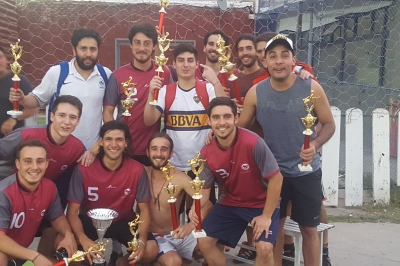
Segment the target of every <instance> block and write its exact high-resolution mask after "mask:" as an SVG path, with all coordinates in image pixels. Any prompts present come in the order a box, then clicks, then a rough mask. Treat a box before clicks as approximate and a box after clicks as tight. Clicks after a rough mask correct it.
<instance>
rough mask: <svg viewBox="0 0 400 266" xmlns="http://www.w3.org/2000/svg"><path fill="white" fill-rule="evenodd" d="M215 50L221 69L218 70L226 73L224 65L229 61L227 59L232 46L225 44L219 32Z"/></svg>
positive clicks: (229, 56) (230, 53)
mask: <svg viewBox="0 0 400 266" xmlns="http://www.w3.org/2000/svg"><path fill="white" fill-rule="evenodd" d="M216 52H217V54H218V55H219V57H218V62H219V64H220V65H221V70H220V71H219V72H220V73H227V72H228V71H227V70H226V68H225V66H226V64H227V63H228V62H229V59H230V58H231V55H232V48H231V46H230V45H225V40H224V39H223V38H222V37H221V35H220V34H218V41H217V50H216Z"/></svg>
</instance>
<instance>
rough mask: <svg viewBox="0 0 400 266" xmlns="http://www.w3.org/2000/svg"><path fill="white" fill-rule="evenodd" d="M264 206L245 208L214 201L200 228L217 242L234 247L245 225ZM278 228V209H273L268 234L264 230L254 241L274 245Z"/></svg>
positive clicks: (259, 213)
mask: <svg viewBox="0 0 400 266" xmlns="http://www.w3.org/2000/svg"><path fill="white" fill-rule="evenodd" d="M263 210H264V208H245V207H233V206H226V205H222V204H220V203H216V204H215V205H214V207H213V208H212V209H211V211H210V213H209V214H208V215H207V217H206V218H205V219H204V222H203V225H202V228H203V229H204V231H205V232H206V234H207V236H208V237H212V238H216V239H218V243H219V244H222V245H225V246H229V247H232V248H235V247H236V245H237V243H238V242H239V240H240V238H241V237H242V235H243V232H244V230H245V229H246V227H247V225H248V224H249V223H250V222H251V221H252V220H253V218H254V217H257V216H260V215H261V214H262V212H263ZM278 228H279V209H275V211H274V213H273V214H272V217H271V226H270V227H269V232H268V236H266V232H265V231H264V232H263V234H262V235H261V236H260V237H259V238H258V239H256V240H255V241H256V242H258V241H264V242H269V243H271V244H272V245H275V240H276V235H277V234H278Z"/></svg>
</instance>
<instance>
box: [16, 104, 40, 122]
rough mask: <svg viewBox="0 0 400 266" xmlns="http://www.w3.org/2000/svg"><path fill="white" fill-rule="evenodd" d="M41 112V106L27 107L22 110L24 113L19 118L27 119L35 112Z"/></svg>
mask: <svg viewBox="0 0 400 266" xmlns="http://www.w3.org/2000/svg"><path fill="white" fill-rule="evenodd" d="M37 113H39V107H36V108H25V109H23V110H22V115H20V116H18V118H17V119H18V120H25V119H27V118H29V117H31V116H33V115H35V114H37Z"/></svg>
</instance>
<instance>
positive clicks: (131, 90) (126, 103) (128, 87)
mask: <svg viewBox="0 0 400 266" xmlns="http://www.w3.org/2000/svg"><path fill="white" fill-rule="evenodd" d="M131 81H132V77H129V79H128V80H127V81H125V82H122V83H121V86H122V88H123V90H124V93H125V95H126V98H125V100H121V104H122V107H124V108H125V112H123V113H122V115H123V116H131V113H130V111H129V109H131V108H132V106H133V104H134V103H135V102H134V99H132V95H136V93H137V90H136V87H135V86H136V83H132V82H131Z"/></svg>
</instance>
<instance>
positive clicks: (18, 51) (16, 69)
mask: <svg viewBox="0 0 400 266" xmlns="http://www.w3.org/2000/svg"><path fill="white" fill-rule="evenodd" d="M19 42H20V40H19V39H18V41H17V42H16V43H15V44H10V47H11V53H12V55H13V57H14V62H13V63H12V64H10V66H11V71H12V72H13V73H14V77H13V78H12V81H14V86H13V88H14V90H18V88H19V82H20V81H21V79H20V78H19V77H18V74H19V73H21V70H22V66H21V65H20V64H19V63H18V59H20V58H21V56H22V46H21V45H19ZM7 114H8V115H10V116H11V117H13V118H17V117H18V116H20V115H22V111H20V110H19V102H18V101H15V102H13V110H10V111H7Z"/></svg>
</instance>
